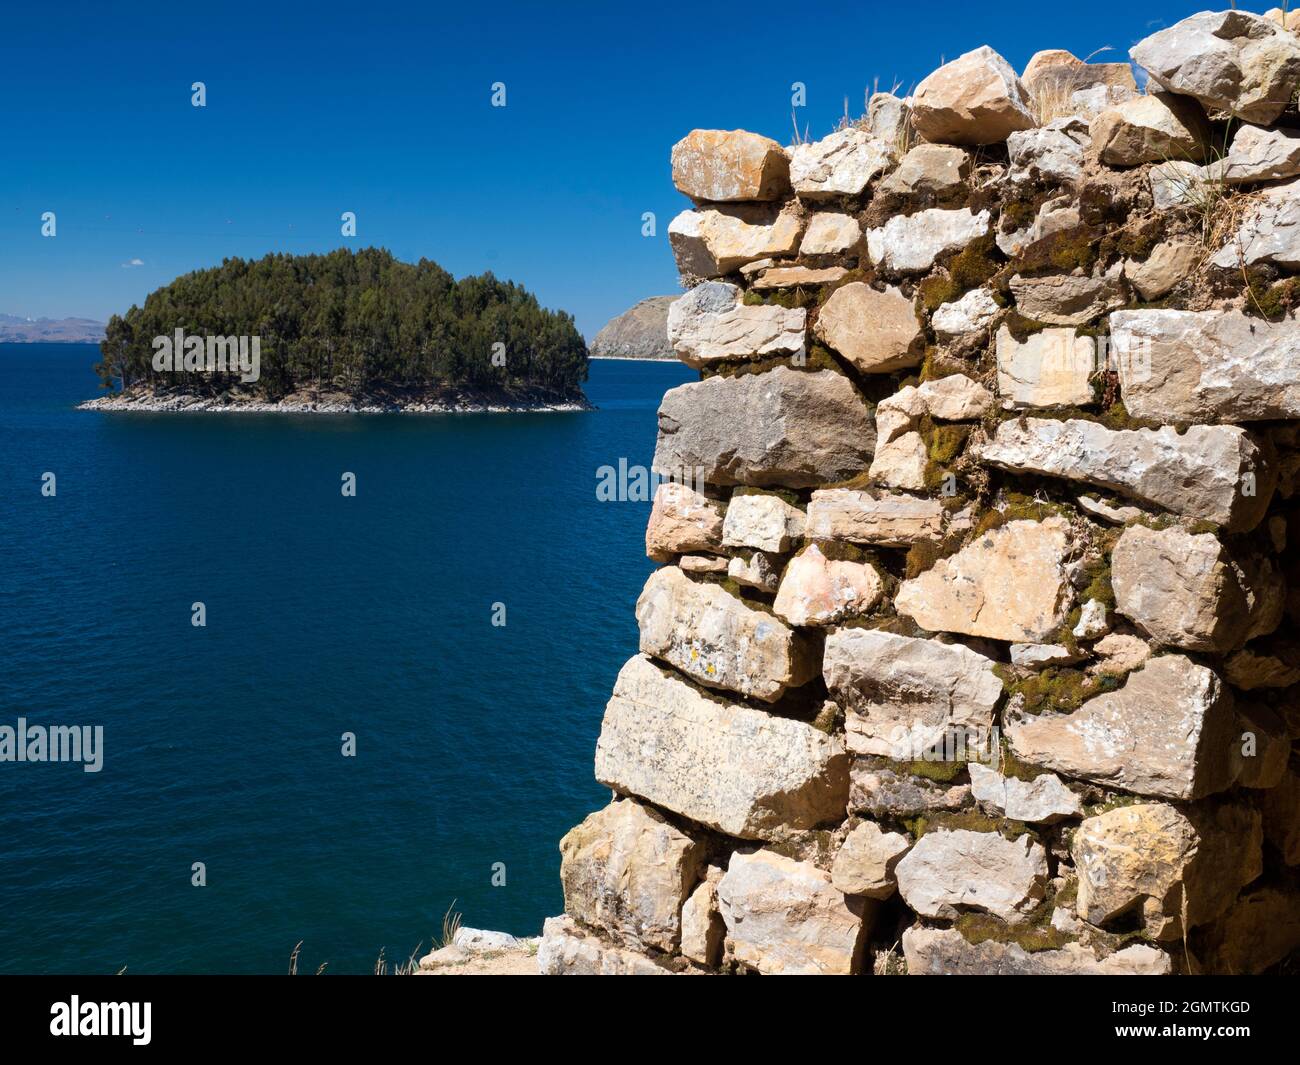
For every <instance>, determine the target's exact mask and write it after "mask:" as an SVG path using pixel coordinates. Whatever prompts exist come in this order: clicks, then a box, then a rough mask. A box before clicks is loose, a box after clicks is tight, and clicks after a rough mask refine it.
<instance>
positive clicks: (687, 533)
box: [645, 481, 723, 562]
mask: <svg viewBox="0 0 1300 1065" xmlns="http://www.w3.org/2000/svg"><path fill="white" fill-rule="evenodd" d="M722 523H723V506H722V504H721V503H719V502H718V501H717V500H715V499H709V498H708V497H707V496H705V495H703V494H702V493H700V492H697V491H695V489H693V488H691V487H690V486H689V485H685V484H681V483H679V482H677V481H661V482H660V483H659V485H658V486H657V487H656V488H655V498H654V503H653V504H652V505H651V507H650V521H649V523H648V524H647V525H646V529H645V553H646V555H647V556H648V557H650V558H652V559H654V560H655V561H656V562H668V561H669V560H670V559H671V558H672V557H673V555H681V554H686V553H687V552H690V551H718V550H720V549H721V547H722Z"/></svg>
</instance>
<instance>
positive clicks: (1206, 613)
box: [1111, 525, 1263, 652]
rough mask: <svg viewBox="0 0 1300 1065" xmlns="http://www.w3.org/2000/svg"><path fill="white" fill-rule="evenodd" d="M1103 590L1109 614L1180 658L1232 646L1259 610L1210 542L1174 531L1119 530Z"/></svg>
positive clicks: (1237, 571) (1254, 596) (1242, 579)
mask: <svg viewBox="0 0 1300 1065" xmlns="http://www.w3.org/2000/svg"><path fill="white" fill-rule="evenodd" d="M1111 583H1112V584H1113V586H1114V589H1115V609H1116V610H1118V611H1119V612H1120V613H1121V614H1123V615H1124V616H1125V617H1127V618H1129V619H1130V620H1131V621H1133V623H1134V624H1136V625H1137V626H1138V628H1140V629H1141V630H1142V631H1143V632H1145V633H1146V634H1147V635H1148V636H1150V637H1151V638H1152V639H1153V640H1155V641H1156V642H1157V643H1159V644H1163V645H1164V646H1166V647H1179V648H1182V649H1184V650H1187V651H1214V652H1222V651H1230V650H1233V649H1234V648H1237V647H1240V646H1241V645H1242V644H1243V643H1245V642H1246V639H1247V638H1248V636H1249V635H1250V629H1251V625H1252V622H1253V621H1254V620H1256V618H1255V615H1256V613H1257V611H1259V610H1260V609H1261V608H1262V606H1263V603H1262V600H1261V597H1260V595H1259V594H1258V592H1257V591H1256V590H1255V589H1254V588H1252V587H1251V586H1250V583H1249V577H1248V575H1247V574H1246V573H1245V572H1244V571H1243V570H1242V569H1241V568H1240V567H1239V566H1237V565H1236V564H1235V563H1234V562H1233V559H1232V557H1231V556H1230V555H1229V554H1228V552H1227V549H1226V548H1225V547H1224V546H1223V544H1221V543H1220V542H1219V538H1218V537H1217V536H1215V535H1214V534H1213V533H1201V534H1198V535H1193V534H1192V533H1190V532H1188V531H1187V530H1186V529H1182V528H1178V527H1177V526H1172V527H1170V528H1168V529H1151V528H1148V527H1147V526H1145V525H1133V526H1130V527H1129V528H1127V529H1125V530H1124V533H1123V535H1122V536H1120V538H1119V542H1118V543H1116V545H1115V549H1114V551H1113V553H1112V555H1111Z"/></svg>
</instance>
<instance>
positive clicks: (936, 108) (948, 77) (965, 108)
mask: <svg viewBox="0 0 1300 1065" xmlns="http://www.w3.org/2000/svg"><path fill="white" fill-rule="evenodd" d="M912 123H913V125H914V126H915V127H916V132H917V134H918V135H919V136H920V137H921V138H922V139H924V140H927V141H935V142H937V143H940V144H996V143H998V142H1000V141H1004V140H1006V139H1007V136H1008V135H1009V134H1011V133H1014V132H1015V131H1016V130H1018V129H1032V128H1033V127H1034V126H1036V125H1037V124H1038V121H1037V119H1036V118H1035V116H1034V111H1033V101H1032V100H1031V99H1030V97H1029V93H1027V92H1026V91H1025V87H1024V86H1023V85H1021V84H1020V79H1019V78H1017V77H1016V72H1015V71H1014V70H1012V69H1011V65H1010V64H1009V63H1008V62H1007V61H1006V60H1005V59H1003V58H1002V57H1001V56H1000V55H998V53H997V52H995V51H993V49H992V48H989V47H988V46H987V45H986V46H984V47H982V48H976V49H975V50H974V51H972V52H967V53H966V54H965V55H963V56H959V57H958V58H957V59H954V60H953V61H952V62H950V63H945V64H944V65H943V66H941V67H940V68H939V69H938V70H936V71H935V72H934V73H933V74H931V75H929V76H928V77H927V78H926V79H925V80H924V81H922V82H921V84H920V85H918V86H917V87H916V92H915V93H914V94H913V97H912Z"/></svg>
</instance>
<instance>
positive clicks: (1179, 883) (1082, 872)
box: [1071, 803, 1263, 941]
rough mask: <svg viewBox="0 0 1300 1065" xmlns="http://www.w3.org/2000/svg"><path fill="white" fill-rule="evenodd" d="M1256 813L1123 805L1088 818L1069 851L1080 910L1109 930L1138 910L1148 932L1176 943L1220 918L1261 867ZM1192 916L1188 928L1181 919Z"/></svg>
mask: <svg viewBox="0 0 1300 1065" xmlns="http://www.w3.org/2000/svg"><path fill="white" fill-rule="evenodd" d="M1262 842H1263V837H1262V833H1261V831H1260V817H1259V814H1258V812H1256V811H1254V810H1251V809H1250V808H1248V807H1245V806H1233V805H1226V804H1224V805H1211V806H1208V807H1207V806H1201V807H1190V808H1188V810H1187V811H1186V812H1184V811H1182V810H1179V809H1176V808H1175V807H1173V806H1167V805H1165V804H1164V803H1142V804H1139V805H1136V806H1121V807H1119V808H1118V809H1115V810H1110V811H1108V812H1107V813H1103V814H1098V815H1097V816H1096V817H1090V818H1088V819H1087V820H1086V821H1084V822H1083V823H1082V824H1081V825H1080V826H1079V830H1078V831H1077V832H1076V833H1075V836H1074V843H1073V846H1072V847H1071V856H1072V857H1073V859H1074V867H1075V869H1076V870H1077V871H1078V874H1079V895H1078V899H1077V901H1076V904H1075V909H1076V911H1077V912H1078V914H1079V916H1080V917H1082V918H1083V919H1084V920H1085V921H1088V922H1089V923H1090V924H1094V925H1098V926H1105V925H1107V924H1109V923H1111V922H1112V921H1114V920H1116V919H1117V918H1119V917H1121V916H1123V915H1125V914H1128V913H1130V912H1132V911H1134V910H1137V911H1138V912H1140V914H1141V917H1142V924H1143V927H1144V929H1145V930H1146V932H1147V934H1148V935H1149V936H1151V937H1152V938H1154V939H1157V940H1165V941H1167V940H1177V939H1180V938H1181V937H1182V936H1183V934H1184V932H1186V931H1188V930H1190V929H1191V928H1195V927H1196V926H1197V925H1202V924H1205V923H1207V922H1209V921H1212V920H1214V919H1215V918H1216V917H1218V916H1219V915H1221V914H1222V913H1224V912H1225V911H1226V910H1227V909H1228V908H1229V907H1230V906H1231V905H1232V903H1233V900H1234V899H1235V898H1236V897H1237V892H1239V891H1240V890H1241V889H1242V888H1243V887H1244V886H1245V885H1246V884H1249V883H1250V882H1251V881H1252V880H1254V879H1255V877H1257V876H1259V874H1260V872H1261V871H1262V869H1263V864H1262V862H1263V859H1262V852H1261V847H1262ZM1184 916H1185V917H1186V924H1187V927H1186V928H1184V926H1183V920H1184Z"/></svg>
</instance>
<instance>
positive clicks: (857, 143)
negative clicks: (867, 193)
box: [790, 128, 892, 200]
mask: <svg viewBox="0 0 1300 1065" xmlns="http://www.w3.org/2000/svg"><path fill="white" fill-rule="evenodd" d="M891 154H892V153H891V149H890V147H889V146H888V145H886V144H885V143H884V142H883V141H879V140H877V139H876V138H875V137H873V136H872V135H871V134H870V133H868V132H867V131H866V130H862V129H855V128H849V129H842V130H839V131H838V132H836V133H832V134H831V135H830V136H828V137H823V138H822V139H821V140H819V141H813V142H812V143H810V144H797V145H795V146H794V147H793V148H791V149H790V182H791V184H793V185H794V191H795V192H796V193H797V194H798V195H799V197H800V198H801V199H805V200H825V199H830V198H831V197H834V196H857V195H859V194H861V193H862V192H863V191H864V190H865V189H866V187H867V184H868V183H869V182H870V181H871V179H872V178H874V177H875V176H876V175H878V174H881V173H883V172H884V171H885V169H886V168H887V167H888V166H889V163H890V158H891Z"/></svg>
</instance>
